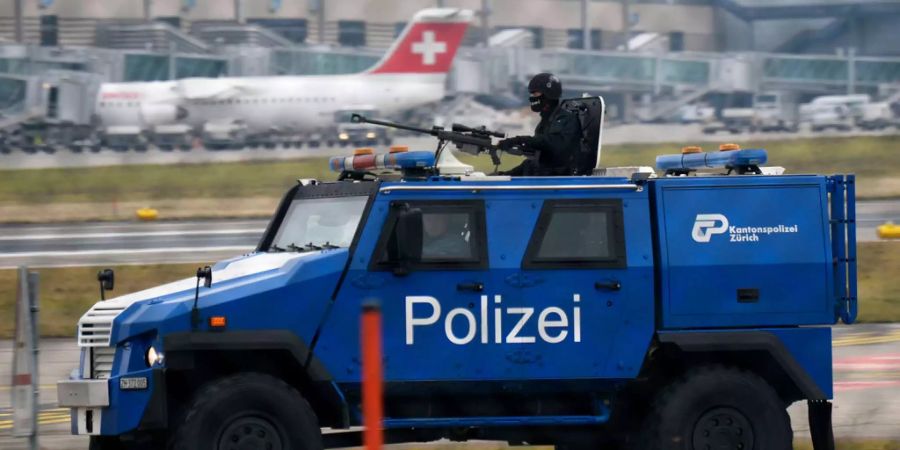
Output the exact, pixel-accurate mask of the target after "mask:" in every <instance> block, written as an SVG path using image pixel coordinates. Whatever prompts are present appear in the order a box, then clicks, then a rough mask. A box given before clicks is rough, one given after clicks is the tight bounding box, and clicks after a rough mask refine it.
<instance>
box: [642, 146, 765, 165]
mask: <svg viewBox="0 0 900 450" xmlns="http://www.w3.org/2000/svg"><path fill="white" fill-rule="evenodd" d="M768 158H769V157H768V154H766V151H765V150H764V149H761V148H748V149H744V150H729V151H721V152H708V153H706V152H699V153H683V154H679V155H659V156H657V157H656V168H657V169H660V170H696V169H704V168H719V167H729V168H737V167H751V166H760V165H762V164H765V163H766V160H768Z"/></svg>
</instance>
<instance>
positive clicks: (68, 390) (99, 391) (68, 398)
mask: <svg viewBox="0 0 900 450" xmlns="http://www.w3.org/2000/svg"><path fill="white" fill-rule="evenodd" d="M56 395H57V402H58V403H59V406H60V407H62V408H103V407H107V406H109V383H108V380H64V381H60V382H58V383H56Z"/></svg>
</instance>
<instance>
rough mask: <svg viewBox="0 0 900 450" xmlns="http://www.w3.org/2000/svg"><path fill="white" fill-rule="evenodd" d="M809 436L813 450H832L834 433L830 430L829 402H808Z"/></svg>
mask: <svg viewBox="0 0 900 450" xmlns="http://www.w3.org/2000/svg"><path fill="white" fill-rule="evenodd" d="M807 405H808V406H809V434H810V437H812V444H813V449H814V450H834V432H833V431H832V429H831V402H829V401H828V400H809V401H808V402H807Z"/></svg>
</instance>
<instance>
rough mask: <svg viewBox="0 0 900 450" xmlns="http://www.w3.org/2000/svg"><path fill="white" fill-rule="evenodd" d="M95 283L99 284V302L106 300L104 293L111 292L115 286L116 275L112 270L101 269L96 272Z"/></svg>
mask: <svg viewBox="0 0 900 450" xmlns="http://www.w3.org/2000/svg"><path fill="white" fill-rule="evenodd" d="M97 281H98V282H100V300H106V291H111V290H113V287H115V285H116V273H115V272H113V270H112V269H103V270H101V271H99V272H97Z"/></svg>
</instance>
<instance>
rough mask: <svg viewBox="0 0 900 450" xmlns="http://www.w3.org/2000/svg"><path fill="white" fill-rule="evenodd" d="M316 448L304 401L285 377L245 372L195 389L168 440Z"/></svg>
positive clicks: (225, 446)
mask: <svg viewBox="0 0 900 450" xmlns="http://www.w3.org/2000/svg"><path fill="white" fill-rule="evenodd" d="M232 448H259V449H272V450H293V449H296V450H320V449H321V448H322V434H321V431H320V430H319V424H318V419H317V418H316V415H315V413H314V412H313V410H312V407H310V405H309V403H307V401H306V400H305V399H304V398H303V397H302V396H301V395H300V393H299V392H297V390H296V389H294V388H293V387H291V386H290V385H288V384H287V383H285V382H284V381H282V380H280V379H278V378H275V377H272V376H269V375H265V374H261V373H244V374H238V375H233V376H230V377H227V378H223V379H220V380H217V381H214V382H212V383H210V384H208V385H207V386H205V387H204V388H202V389H200V390H199V391H198V392H197V394H196V395H195V396H194V401H193V404H192V405H191V406H190V408H189V409H188V410H187V413H186V414H185V417H184V420H183V421H182V423H181V425H180V426H179V427H178V431H177V432H176V434H175V439H174V440H173V443H172V449H174V450H229V449H232Z"/></svg>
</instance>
